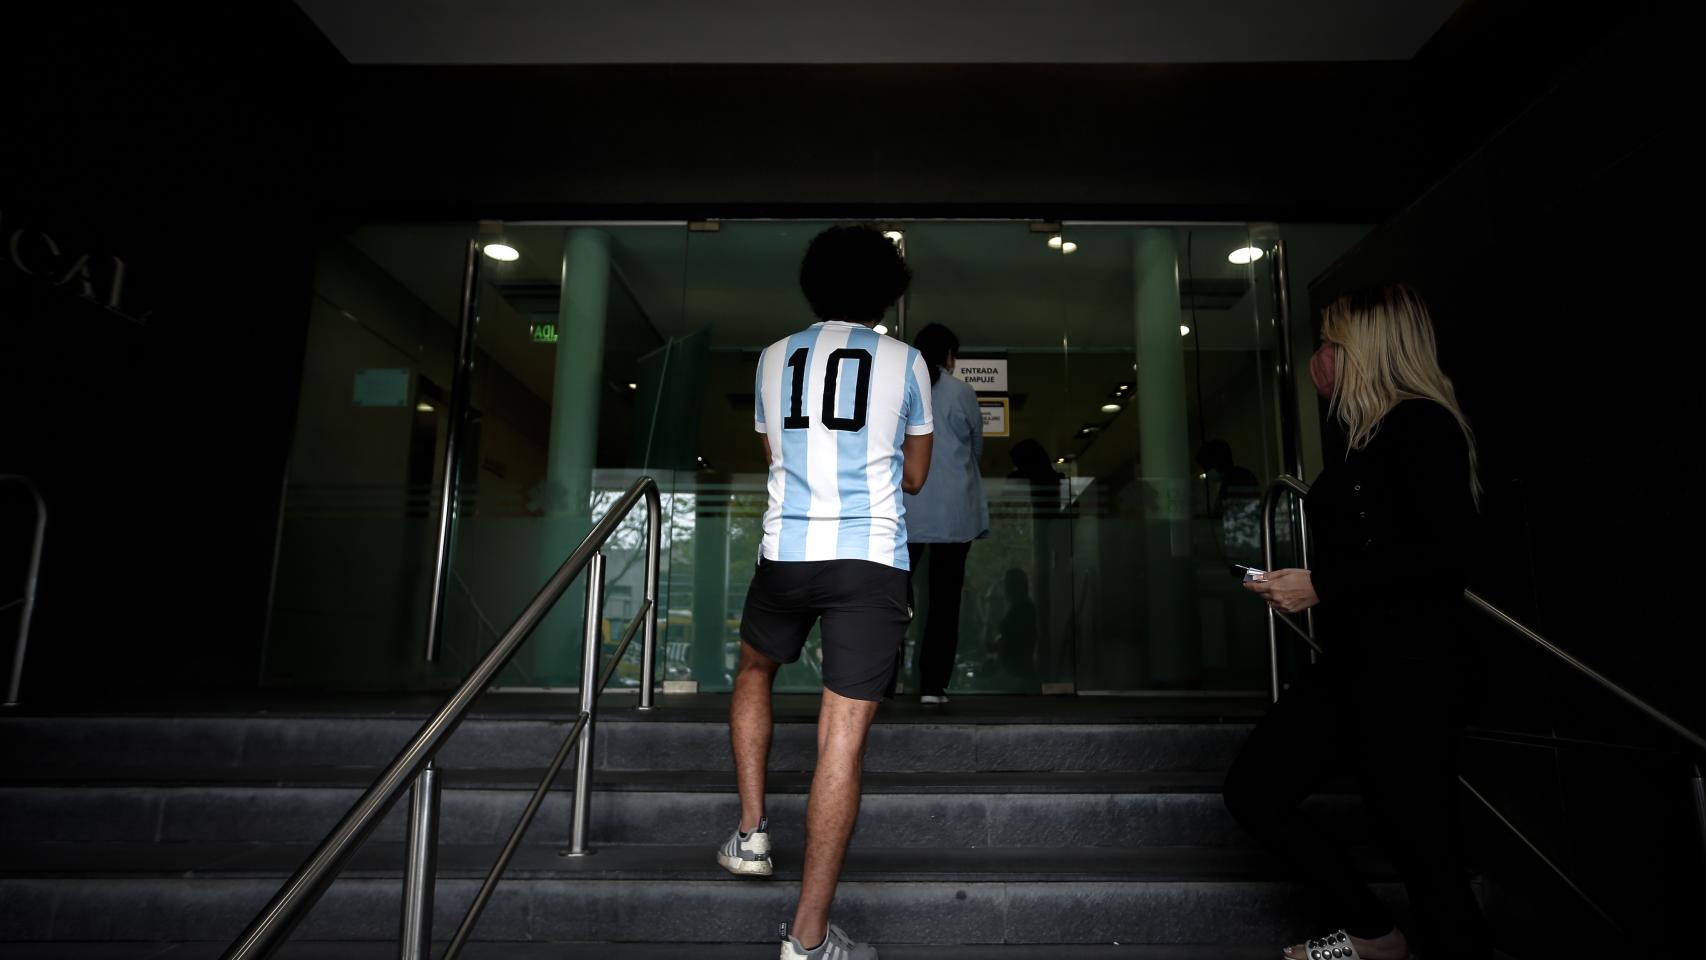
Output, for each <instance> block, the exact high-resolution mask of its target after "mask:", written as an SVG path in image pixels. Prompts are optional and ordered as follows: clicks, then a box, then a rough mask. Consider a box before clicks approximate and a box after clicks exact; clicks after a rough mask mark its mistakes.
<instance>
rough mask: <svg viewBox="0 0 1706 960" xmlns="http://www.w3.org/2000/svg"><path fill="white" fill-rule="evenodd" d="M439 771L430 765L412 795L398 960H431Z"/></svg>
mask: <svg viewBox="0 0 1706 960" xmlns="http://www.w3.org/2000/svg"><path fill="white" fill-rule="evenodd" d="M438 802H439V781H438V768H437V767H436V766H434V765H433V764H431V763H428V764H427V765H426V768H425V769H423V770H422V771H421V772H420V775H419V776H417V777H415V784H414V786H413V787H412V788H410V793H409V859H408V864H407V866H405V867H404V869H403V931H402V935H401V936H400V937H399V938H398V943H397V956H398V958H399V960H432V895H433V887H434V885H435V884H436V882H437V880H438Z"/></svg>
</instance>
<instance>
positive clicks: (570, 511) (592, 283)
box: [523, 229, 610, 686]
mask: <svg viewBox="0 0 1706 960" xmlns="http://www.w3.org/2000/svg"><path fill="white" fill-rule="evenodd" d="M609 294H610V235H609V234H607V233H605V232H603V231H602V230H592V229H572V230H569V231H568V233H567V235H566V236H565V237H564V241H563V274H562V288H561V296H560V298H559V300H558V306H557V338H558V339H557V365H556V373H555V376H554V378H553V391H554V393H553V396H552V398H551V430H550V434H549V438H550V446H549V448H548V450H547V453H546V476H545V490H546V496H545V520H544V540H543V544H542V548H543V550H542V552H543V557H542V561H543V562H542V565H541V570H542V576H541V577H540V582H541V583H543V582H544V577H545V576H549V575H550V573H551V572H552V571H554V570H556V569H557V567H559V566H560V565H561V564H562V562H563V560H564V559H566V558H567V557H568V555H569V553H570V551H572V550H574V548H575V546H576V545H577V544H579V543H580V541H581V540H582V539H583V538H585V537H586V534H587V531H588V530H590V529H591V528H592V519H591V518H592V510H591V501H592V471H593V468H594V467H595V466H597V461H598V412H599V410H598V408H599V400H600V397H601V395H602V393H603V389H604V325H605V314H606V309H605V308H606V304H607V303H608V301H609ZM585 596H586V594H585V591H584V587H583V586H582V585H581V584H579V583H577V584H576V585H575V586H573V587H571V588H570V591H569V593H568V594H567V595H565V596H564V597H563V599H562V601H561V602H559V603H558V604H557V608H556V610H555V611H554V612H553V613H552V615H551V616H550V617H548V618H547V619H546V620H545V622H544V623H542V624H540V627H539V630H538V632H537V633H536V634H535V636H534V637H533V639H532V640H530V641H528V644H527V646H526V647H525V648H523V654H524V655H525V656H526V657H527V659H528V661H529V663H530V664H531V665H532V673H533V674H534V676H535V677H537V678H538V681H539V682H541V683H544V684H547V685H550V686H560V685H565V684H570V683H577V682H579V678H580V640H581V629H580V624H581V610H582V606H583V600H584V598H585Z"/></svg>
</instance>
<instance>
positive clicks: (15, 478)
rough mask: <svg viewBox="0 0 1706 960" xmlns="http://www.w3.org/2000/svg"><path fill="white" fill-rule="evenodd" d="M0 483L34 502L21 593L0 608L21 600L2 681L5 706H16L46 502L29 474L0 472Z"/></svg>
mask: <svg viewBox="0 0 1706 960" xmlns="http://www.w3.org/2000/svg"><path fill="white" fill-rule="evenodd" d="M0 483H16V484H19V485H21V486H23V488H24V489H25V490H28V491H29V494H30V499H31V500H33V501H35V508H36V530H35V537H34V539H33V540H32V542H31V546H30V566H29V571H28V572H27V573H25V574H24V595H23V596H22V597H20V598H19V599H18V600H14V601H12V602H10V603H7V604H6V605H5V606H4V607H0V609H10V608H11V607H13V606H14V605H16V604H19V603H22V604H23V606H24V609H23V612H22V613H20V614H19V615H18V644H17V646H15V647H13V648H12V676H11V677H10V679H8V680H7V681H6V703H5V705H6V706H8V707H15V706H17V705H18V690H19V688H20V687H22V686H23V682H24V654H25V652H26V651H28V650H29V647H30V620H31V618H33V617H34V616H35V612H36V583H37V582H38V581H39V580H40V579H41V548H42V544H43V543H44V542H45V541H46V540H47V501H46V500H43V499H42V496H41V491H40V490H38V489H36V485H35V484H34V483H33V482H31V480H30V478H29V477H26V476H23V475H22V474H17V473H4V474H0Z"/></svg>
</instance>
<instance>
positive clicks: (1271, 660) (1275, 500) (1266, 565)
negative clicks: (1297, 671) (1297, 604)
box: [1262, 475, 1315, 700]
mask: <svg viewBox="0 0 1706 960" xmlns="http://www.w3.org/2000/svg"><path fill="white" fill-rule="evenodd" d="M1287 492H1290V493H1294V494H1296V495H1297V497H1298V506H1297V519H1298V522H1299V524H1302V525H1304V526H1307V524H1308V518H1307V517H1305V516H1304V514H1303V498H1304V497H1305V496H1307V495H1308V493H1309V488H1308V487H1307V486H1305V485H1304V484H1303V482H1302V481H1300V480H1298V479H1297V478H1295V477H1291V476H1284V475H1282V476H1280V477H1278V478H1277V479H1275V480H1274V482H1273V483H1272V484H1270V485H1269V486H1268V489H1267V492H1266V493H1264V494H1263V495H1262V569H1264V570H1272V569H1273V568H1274V508H1275V507H1276V506H1278V505H1279V499H1280V497H1281V496H1284V495H1285V494H1286V493H1287ZM1299 537H1300V539H1299V540H1298V546H1299V547H1300V548H1301V549H1302V550H1303V555H1304V561H1303V562H1304V565H1305V566H1307V565H1308V563H1309V560H1308V556H1309V540H1308V535H1307V534H1299ZM1307 622H1308V624H1309V635H1310V637H1312V638H1313V637H1314V635H1315V617H1314V616H1313V614H1311V615H1310V616H1309V617H1308V618H1307ZM1279 627H1280V624H1279V615H1278V614H1277V613H1275V612H1274V608H1273V607H1269V608H1268V692H1269V694H1270V695H1271V696H1272V697H1273V699H1275V700H1278V699H1279V697H1280V656H1279V651H1280V642H1279ZM1310 656H1311V657H1313V656H1314V653H1313V652H1311V653H1310Z"/></svg>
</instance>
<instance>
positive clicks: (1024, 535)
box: [266, 221, 1296, 695]
mask: <svg viewBox="0 0 1706 960" xmlns="http://www.w3.org/2000/svg"><path fill="white" fill-rule="evenodd" d="M829 225H831V224H830V222H829V221H814V222H804V221H718V222H709V223H695V224H681V223H673V224H549V225H544V224H536V225H513V224H512V225H507V226H504V227H501V228H500V227H496V226H493V225H487V226H485V227H483V228H475V229H470V228H468V227H466V226H427V225H417V226H387V227H380V226H373V227H363V228H359V229H357V230H354V231H352V232H351V233H350V234H348V235H346V236H344V237H342V238H339V239H337V240H336V241H333V242H331V243H329V244H327V245H326V247H325V248H324V249H323V250H322V251H321V255H320V261H319V270H318V274H317V280H316V298H315V305H314V317H313V323H312V324H311V334H310V341H309V347H308V358H307V372H306V374H305V378H304V387H303V396H302V401H301V414H300V416H299V422H298V433H297V441H296V453H295V456H294V457H293V459H292V468H291V470H292V473H291V477H290V493H289V496H288V497H287V508H286V515H285V517H284V538H283V543H282V547H281V552H280V560H279V569H278V573H277V582H276V585H275V603H274V611H273V621H272V628H273V629H272V635H271V642H270V646H269V652H268V660H267V667H266V669H267V673H268V680H269V681H270V682H272V683H276V684H280V685H311V686H327V685H330V686H349V687H382V688H415V687H423V686H432V685H435V684H440V683H444V682H448V681H449V680H450V679H451V678H453V677H459V676H461V674H462V672H463V671H464V670H465V669H466V667H467V666H468V665H469V664H470V663H472V661H473V659H474V658H475V657H476V656H477V655H478V654H479V653H480V652H481V651H483V650H485V649H486V648H487V647H488V646H489V645H490V643H491V642H492V640H493V639H494V636H495V632H496V629H497V628H498V627H499V626H501V625H502V624H505V623H507V622H508V620H509V619H510V618H511V617H513V616H514V614H515V612H516V611H517V610H519V609H520V608H521V606H522V605H523V604H524V603H525V601H526V599H527V598H528V597H529V596H530V595H531V594H532V592H533V591H534V590H536V589H537V588H538V586H539V584H540V583H541V582H542V581H543V579H544V577H545V576H546V574H547V572H548V571H549V570H551V569H554V568H555V566H556V564H557V563H558V562H560V559H561V557H562V556H564V555H566V553H567V552H568V551H569V550H570V549H571V548H572V547H573V545H574V544H575V543H576V542H578V540H579V539H580V537H581V536H582V535H583V534H584V533H585V531H586V529H587V528H588V526H589V525H590V522H591V521H592V520H593V519H595V518H596V517H597V516H598V515H600V514H601V513H602V510H603V505H605V504H607V503H609V502H610V501H612V500H613V499H614V498H615V497H616V496H617V495H618V494H619V492H620V491H621V490H622V489H624V488H625V487H626V486H627V485H628V484H629V483H630V482H632V480H633V478H635V477H637V476H639V475H641V474H651V475H653V476H655V477H657V478H658V479H659V480H660V482H661V484H662V486H663V489H664V491H665V505H666V513H667V515H668V522H667V523H666V537H667V544H666V552H665V559H664V571H663V577H664V580H665V592H666V595H667V597H668V603H667V621H666V623H665V625H664V626H665V629H664V631H663V636H664V638H665V639H664V642H663V647H664V652H663V655H662V656H661V657H660V660H661V661H662V664H663V666H662V669H663V670H664V672H665V675H664V677H663V679H665V680H669V681H673V682H677V683H682V682H691V683H693V684H696V685H697V689H699V690H700V691H702V692H714V691H718V690H724V689H727V688H728V686H729V683H730V682H731V677H732V671H733V666H734V663H735V656H736V654H737V652H738V644H739V639H738V630H739V616H740V611H741V607H742V601H743V598H744V596H745V591H746V588H747V584H748V583H749V581H750V579H751V576H752V570H753V560H754V558H755V556H756V553H757V549H758V540H759V537H760V530H759V527H760V522H761V517H762V513H763V508H764V500H765V493H764V463H763V457H762V453H761V449H760V445H759V443H758V438H757V436H756V435H755V434H754V432H753V429H752V419H753V381H754V373H755V363H756V360H757V356H758V353H759V351H760V350H762V349H763V348H764V347H765V346H766V345H768V344H769V343H771V342H773V341H775V340H777V339H779V338H781V337H783V336H786V335H787V334H789V333H791V332H793V331H795V330H797V329H800V328H802V327H804V326H805V325H807V324H808V323H810V322H811V320H812V317H811V315H810V311H809V309H808V308H807V305H806V303H805V302H804V299H803V298H802V297H801V295H800V293H799V288H798V282H797V274H798V264H799V259H800V256H801V254H802V253H803V252H804V250H805V247H806V244H807V243H808V242H809V241H810V240H811V238H812V237H813V236H815V235H816V234H817V233H818V232H819V231H820V230H822V229H824V228H825V227H827V226H829ZM882 226H883V227H884V228H885V229H886V230H889V231H891V235H892V238H893V239H894V240H895V241H896V242H897V243H899V244H900V245H901V246H902V248H903V250H904V253H905V256H906V258H907V261H908V263H909V265H910V266H911V268H912V270H913V274H914V281H913V285H912V288H911V290H910V292H909V293H908V295H907V297H906V299H905V300H904V301H903V302H902V304H900V305H899V307H898V308H897V309H896V310H894V311H892V312H891V315H890V316H889V317H888V318H886V319H885V321H884V331H883V332H886V333H887V334H888V335H890V336H894V337H899V338H902V339H906V340H908V341H909V342H910V341H911V340H912V339H913V338H914V337H915V336H916V334H917V333H918V331H920V330H921V329H923V328H924V327H925V326H926V325H929V324H941V325H944V326H946V327H948V328H949V329H951V330H952V331H953V332H954V334H955V335H956V336H957V338H958V340H959V342H960V344H961V349H960V351H959V354H958V357H957V360H958V368H957V370H956V374H957V375H958V376H959V377H960V378H961V379H963V380H965V381H966V382H967V383H969V384H971V385H972V386H973V387H974V389H975V390H976V393H977V397H978V406H979V409H980V413H981V425H982V431H983V442H982V447H981V453H980V455H979V457H978V465H979V473H980V474H981V476H982V481H983V488H984V492H985V494H986V496H987V498H988V501H989V506H990V524H989V531H988V534H987V536H985V537H983V538H980V539H978V540H976V541H974V542H973V543H972V544H971V546H970V548H969V550H968V551H967V552H966V553H965V574H964V576H965V582H964V589H963V590H962V591H961V594H960V605H961V617H960V630H959V636H960V643H959V653H958V657H957V658H956V662H955V664H954V667H953V672H952V679H951V685H950V691H951V692H954V693H960V694H967V695H971V694H978V693H1000V694H1045V693H1047V694H1066V693H1077V694H1088V693H1096V692H1130V691H1150V690H1170V691H1224V690H1262V689H1264V688H1265V686H1266V682H1267V681H1266V677H1267V646H1266V632H1265V631H1266V626H1265V623H1266V621H1265V617H1264V615H1263V610H1262V608H1261V607H1260V605H1259V604H1257V603H1255V602H1254V601H1252V600H1250V598H1248V597H1246V596H1244V595H1243V594H1242V593H1241V592H1240V591H1239V589H1238V587H1237V583H1236V581H1234V580H1233V578H1232V577H1230V576H1229V575H1228V572H1227V571H1228V568H1229V565H1230V564H1231V563H1234V562H1245V563H1253V562H1256V560H1257V558H1258V556H1259V553H1260V535H1259V499H1260V494H1261V490H1262V488H1263V486H1264V485H1265V484H1266V482H1267V481H1268V480H1270V479H1271V478H1272V477H1274V476H1275V475H1277V474H1278V473H1280V472H1283V470H1284V468H1285V465H1286V463H1287V459H1288V451H1290V450H1295V449H1296V438H1295V436H1294V435H1293V434H1292V428H1291V427H1290V423H1291V418H1288V417H1287V416H1286V413H1285V409H1286V399H1287V396H1288V391H1289V390H1290V389H1292V387H1291V386H1290V385H1288V384H1285V383H1282V382H1281V371H1282V365H1283V360H1284V354H1285V353H1286V352H1287V351H1286V350H1285V344H1284V341H1283V340H1282V339H1281V336H1282V333H1281V331H1280V327H1279V323H1278V319H1279V316H1280V304H1279V301H1278V298H1277V297H1276V296H1275V291H1276V285H1275V277H1276V271H1275V270H1274V269H1273V262H1274V256H1273V255H1274V249H1275V245H1276V242H1277V240H1278V233H1277V232H1276V231H1274V230H1263V229H1257V230H1252V229H1251V228H1250V227H1249V226H1246V225H1156V224H1112V223H1065V224H1061V223H1039V222H1032V221H978V222H963V221H958V222H957V221H896V222H890V223H885V224H883V225H882ZM470 239H475V240H478V241H479V242H480V243H481V244H482V245H483V248H482V249H483V250H484V251H485V254H486V255H484V256H480V257H478V258H477V260H478V267H479V271H478V278H477V282H476V284H475V286H474V289H475V290H476V291H477V298H476V302H475V304H474V306H475V307H477V310H478V324H477V326H476V327H474V328H473V330H472V340H471V341H470V343H469V349H468V351H467V354H466V355H467V357H468V358H469V359H470V360H471V371H470V373H469V375H468V376H469V379H468V390H467V396H468V399H467V401H466V404H465V405H466V413H465V414H464V415H462V419H461V420H460V423H461V433H460V435H459V442H458V444H457V446H458V448H459V451H460V452H459V456H458V459H459V460H460V462H461V467H460V470H459V471H458V473H457V476H458V477H459V478H460V489H459V490H458V491H457V503H458V504H459V511H458V514H457V516H456V518H455V523H454V525H453V528H452V531H451V536H450V551H449V565H450V570H449V573H448V575H447V577H446V580H445V583H446V586H445V588H444V590H443V595H444V600H443V604H444V608H443V631H442V640H441V643H440V648H439V650H438V651H436V660H435V661H434V662H430V663H429V662H426V661H425V660H424V651H423V649H422V643H421V639H420V638H421V637H422V635H423V629H424V626H425V623H426V617H427V616H428V612H429V608H430V605H431V595H432V581H433V578H434V576H435V575H436V568H435V557H436V548H437V545H438V542H437V530H438V522H437V516H438V513H437V509H436V504H438V503H439V502H440V501H441V499H442V496H441V494H442V483H443V476H444V467H443V463H444V459H445V456H444V454H445V448H446V444H447V442H448V440H449V438H450V433H451V431H450V425H451V422H452V419H453V415H454V410H453V407H454V406H455V402H454V398H455V394H456V391H455V390H454V383H455V379H456V366H457V347H458V345H459V339H458V332H459V320H460V317H461V314H462V312H463V311H462V304H461V299H460V291H461V282H460V281H461V279H462V275H463V274H462V269H461V268H462V255H463V253H464V251H465V250H466V249H467V245H468V241H469V240H470ZM492 254H497V256H492ZM640 539H641V537H640V530H639V528H638V526H636V527H635V529H634V530H633V531H632V537H631V540H632V543H631V544H629V545H628V547H627V549H628V551H629V553H630V554H631V555H624V554H623V548H622V546H621V544H620V543H619V544H618V548H617V549H616V550H615V551H614V552H613V554H612V555H611V561H612V562H611V564H610V568H609V572H608V577H609V580H610V583H611V585H612V586H611V603H610V606H609V609H608V611H607V614H608V616H609V617H610V618H611V621H612V623H614V624H617V625H618V629H619V626H620V625H621V624H623V623H625V622H626V620H627V618H628V617H630V616H631V615H632V613H633V605H634V603H637V598H638V597H639V595H640V588H639V581H638V577H639V576H640V564H639V563H638V557H639V554H638V551H637V549H634V548H637V546H638V545H639V543H640ZM941 564H942V561H940V560H939V559H936V558H934V557H932V558H930V559H927V560H926V562H925V563H924V564H923V565H922V567H921V569H919V570H918V571H917V572H916V580H917V587H918V589H917V591H916V592H917V595H918V597H919V609H918V614H919V616H918V617H917V619H916V620H915V623H914V631H913V633H914V636H913V638H912V641H911V642H910V643H909V647H908V653H907V657H906V669H905V672H904V673H903V680H902V688H901V689H902V691H903V692H906V691H912V692H916V691H917V684H918V672H917V671H918V661H919V658H918V655H917V641H918V637H919V635H921V633H922V631H923V629H924V624H925V623H927V622H928V620H929V618H930V616H931V614H932V612H933V611H931V609H930V602H929V600H928V597H929V596H930V590H929V584H930V582H931V578H932V577H935V576H941V575H943V572H944V569H945V568H943V567H942V566H941ZM932 567H936V568H937V569H932ZM624 591H626V594H625V593H624ZM625 595H626V596H628V597H629V600H630V602H629V606H628V607H627V608H624V602H623V597H624V596H625ZM573 606H574V605H573V604H572V603H568V602H565V603H564V604H562V607H563V608H572V607H573ZM577 617H578V611H577V610H574V609H561V610H560V611H559V612H558V613H557V614H554V615H553V618H552V619H550V620H549V621H547V623H546V624H545V626H544V627H543V628H542V630H543V632H544V635H543V636H541V637H540V638H539V639H538V640H537V641H535V642H533V643H530V644H529V646H528V647H527V648H525V649H524V651H523V653H522V658H523V659H520V660H518V661H517V662H516V663H515V664H514V665H512V667H511V668H510V669H509V670H508V672H507V673H506V675H505V677H504V678H503V682H504V684H505V685H507V686H512V687H526V688H541V687H543V688H552V687H562V686H572V685H574V684H575V683H577V682H578V676H577V662H578V655H577V653H576V650H577V649H578V644H579V636H580V634H579V629H578V626H577V623H576V620H577ZM816 657H817V649H816V644H815V642H814V643H813V644H812V645H810V646H808V649H807V652H806V654H805V656H804V657H803V658H802V660H801V662H800V663H798V664H794V665H791V666H789V667H787V668H786V669H785V670H784V671H783V673H782V675H781V677H780V679H779V682H778V687H779V688H780V689H782V690H797V691H809V690H815V689H816V688H817V687H818V685H819V677H818V675H817V673H816V672H815V671H816V669H817V665H816V664H817V660H816ZM624 674H625V677H626V682H628V683H630V684H637V683H638V682H639V675H638V663H637V661H636V663H635V664H633V665H629V666H626V667H624Z"/></svg>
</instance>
